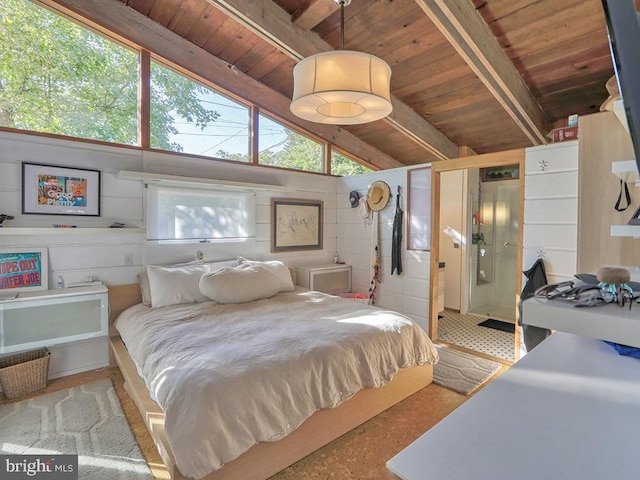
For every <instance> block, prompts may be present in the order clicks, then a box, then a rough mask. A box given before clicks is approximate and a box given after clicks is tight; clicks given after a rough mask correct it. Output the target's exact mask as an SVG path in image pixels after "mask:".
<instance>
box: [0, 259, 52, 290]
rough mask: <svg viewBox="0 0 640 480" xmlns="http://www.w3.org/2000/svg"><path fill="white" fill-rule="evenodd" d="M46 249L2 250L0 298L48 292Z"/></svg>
mask: <svg viewBox="0 0 640 480" xmlns="http://www.w3.org/2000/svg"><path fill="white" fill-rule="evenodd" d="M48 265H49V260H48V256H47V249H46V248H33V247H29V248H3V249H0V297H2V296H3V294H5V293H8V292H26V291H31V290H34V291H35V290H47V288H48V285H49V282H48Z"/></svg>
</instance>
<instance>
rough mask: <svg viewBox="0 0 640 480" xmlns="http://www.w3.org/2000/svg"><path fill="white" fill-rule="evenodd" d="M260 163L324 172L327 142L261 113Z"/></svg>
mask: <svg viewBox="0 0 640 480" xmlns="http://www.w3.org/2000/svg"><path fill="white" fill-rule="evenodd" d="M258 121H259V129H258V132H259V136H258V144H259V146H258V148H259V153H258V163H261V164H263V165H274V166H276V167H283V168H293V169H296V170H305V171H307V172H320V173H322V172H324V145H322V144H321V143H320V142H316V141H315V140H311V139H310V138H309V137H305V136H304V135H301V134H299V133H298V132H296V131H294V130H291V129H290V128H287V127H285V126H284V125H282V124H280V123H278V122H276V121H275V120H272V119H271V118H269V117H265V116H264V115H259V120H258Z"/></svg>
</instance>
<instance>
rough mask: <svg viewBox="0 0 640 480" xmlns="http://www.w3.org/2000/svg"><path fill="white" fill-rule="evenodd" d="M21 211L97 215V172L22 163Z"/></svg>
mask: <svg viewBox="0 0 640 480" xmlns="http://www.w3.org/2000/svg"><path fill="white" fill-rule="evenodd" d="M22 213H23V214H37V215H81V216H90V217H99V216H100V171H99V170H88V169H85V168H71V167H58V166H55V165H43V164H39V163H27V162H23V163H22Z"/></svg>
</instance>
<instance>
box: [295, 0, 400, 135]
mask: <svg viewBox="0 0 640 480" xmlns="http://www.w3.org/2000/svg"><path fill="white" fill-rule="evenodd" d="M333 1H334V3H336V4H337V5H339V6H340V50H336V51H333V52H323V53H318V54H316V55H312V56H311V57H308V58H305V59H304V60H301V61H300V62H299V63H298V64H297V65H296V66H295V67H294V69H293V84H294V86H293V100H292V101H291V111H292V112H293V113H294V114H295V115H296V116H298V117H300V118H303V119H304V120H309V121H311V122H317V123H328V124H332V125H355V124H359V123H367V122H373V121H375V120H380V119H381V118H384V117H386V116H387V115H389V114H390V113H391V110H392V106H391V95H390V82H391V68H389V65H387V64H386V62H384V60H381V59H379V58H378V57H376V56H374V55H369V54H368V53H362V52H355V51H351V50H343V48H344V7H345V5H349V4H350V3H351V0H333Z"/></svg>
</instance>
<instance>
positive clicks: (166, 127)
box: [151, 62, 250, 162]
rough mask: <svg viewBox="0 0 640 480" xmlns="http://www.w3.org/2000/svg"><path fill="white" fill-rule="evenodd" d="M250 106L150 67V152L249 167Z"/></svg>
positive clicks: (173, 74)
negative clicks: (210, 158) (198, 156)
mask: <svg viewBox="0 0 640 480" xmlns="http://www.w3.org/2000/svg"><path fill="white" fill-rule="evenodd" d="M249 114H250V110H249V108H248V107H247V106H245V105H242V104H241V103H238V102H236V101H234V100H231V99H230V98H229V97H227V96H225V95H223V94H221V93H219V92H216V91H215V90H212V89H210V88H206V87H203V86H202V85H200V84H198V83H196V82H194V81H193V80H190V79H188V78H186V77H184V76H182V75H179V74H177V73H175V72H173V71H172V70H169V69H168V68H166V67H164V66H162V65H160V64H158V63H155V62H151V146H152V147H153V148H158V149H162V150H171V151H174V152H185V153H192V154H195V155H204V156H208V157H216V158H225V159H229V160H238V161H242V162H248V161H249V118H250V117H249Z"/></svg>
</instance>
